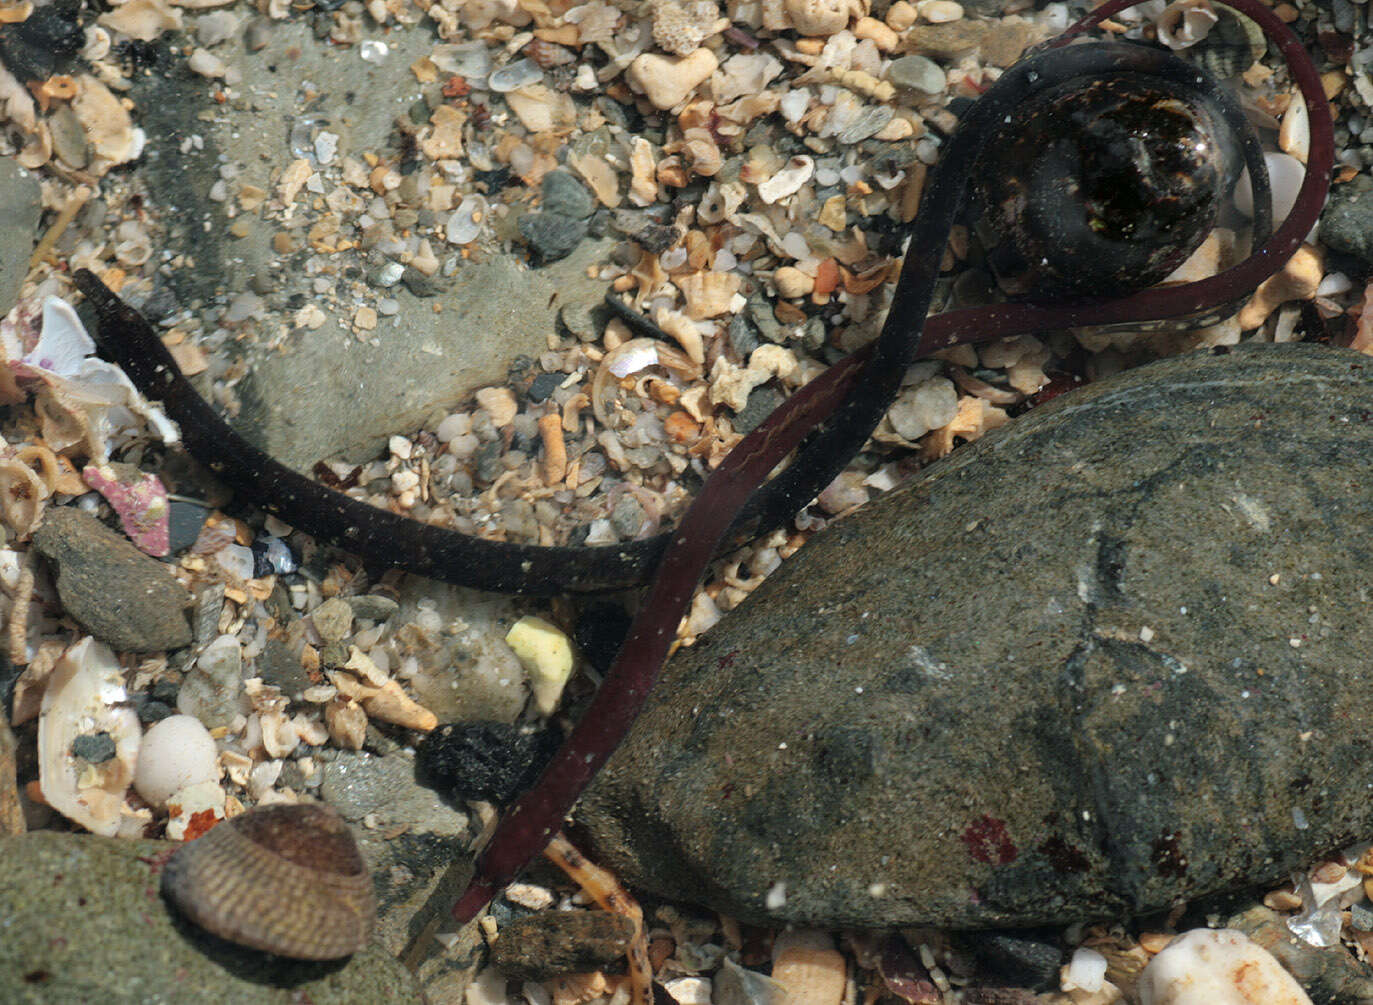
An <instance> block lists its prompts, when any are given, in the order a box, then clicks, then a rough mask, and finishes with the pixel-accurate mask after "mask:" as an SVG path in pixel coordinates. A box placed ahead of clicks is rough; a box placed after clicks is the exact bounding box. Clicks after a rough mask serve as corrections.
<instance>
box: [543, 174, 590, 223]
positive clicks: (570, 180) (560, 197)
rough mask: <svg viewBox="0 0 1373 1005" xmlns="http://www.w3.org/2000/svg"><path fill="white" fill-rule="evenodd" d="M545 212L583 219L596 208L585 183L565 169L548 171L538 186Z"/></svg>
mask: <svg viewBox="0 0 1373 1005" xmlns="http://www.w3.org/2000/svg"><path fill="white" fill-rule="evenodd" d="M539 191H540V193H541V195H542V196H543V210H544V212H545V213H558V214H560V215H562V216H566V217H571V218H572V219H573V220H585V219H586V218H587V217H589V216H590V215H591V214H592V212H593V211H594V210H595V208H596V200H595V199H593V198H592V197H591V193H590V192H589V191H587V188H586V186H585V185H583V184H582V183H581V182H579V181H578V180H577V179H576V178H575V177H573V176H572V175H571V174H569V173H568V172H566V171H550V172H548V174H546V175H544V176H543V183H542V184H541V185H540V186H539Z"/></svg>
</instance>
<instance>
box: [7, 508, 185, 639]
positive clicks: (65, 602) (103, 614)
mask: <svg viewBox="0 0 1373 1005" xmlns="http://www.w3.org/2000/svg"><path fill="white" fill-rule="evenodd" d="M33 544H34V547H35V548H36V549H37V550H38V552H39V553H40V554H42V555H44V556H45V557H47V558H48V559H49V561H51V562H52V563H53V565H55V566H56V568H57V577H56V578H57V593H58V596H59V597H61V599H62V606H63V607H64V608H65V609H66V611H67V613H68V614H70V615H71V616H72V617H73V618H75V619H76V620H77V621H78V622H80V624H81V625H82V627H84V628H85V629H86V630H87V631H89V632H90V633H91V634H92V635H94V636H95V637H96V638H98V639H100V640H101V641H102V642H105V643H107V644H108V645H109V646H110V647H111V648H113V649H116V650H123V651H128V652H153V651H157V650H163V649H179V648H181V647H182V646H185V645H189V644H190V641H191V626H190V623H189V622H188V621H187V619H186V615H185V608H186V607H187V606H188V605H189V604H190V600H191V596H190V594H189V593H187V592H186V588H185V587H184V586H182V585H181V584H180V583H179V582H177V580H176V578H175V577H174V576H173V575H172V574H171V573H170V572H169V571H168V570H167V567H166V566H165V565H163V564H162V563H161V562H159V561H157V560H156V559H154V558H150V557H148V556H147V555H145V554H143V552H141V551H139V550H138V549H137V548H135V547H134V546H133V545H132V544H131V543H130V542H129V539H128V538H126V537H124V536H123V535H122V534H116V533H115V532H114V531H112V530H110V529H109V528H108V527H106V526H105V525H104V524H103V523H101V522H100V521H99V520H97V519H96V518H95V517H93V516H91V515H90V514H89V513H86V512H85V511H84V510H80V509H76V508H75V507H72V506H58V507H53V508H51V509H49V510H48V511H47V513H46V515H45V516H44V517H43V523H42V526H40V527H39V529H38V531H37V533H35V534H34V536H33Z"/></svg>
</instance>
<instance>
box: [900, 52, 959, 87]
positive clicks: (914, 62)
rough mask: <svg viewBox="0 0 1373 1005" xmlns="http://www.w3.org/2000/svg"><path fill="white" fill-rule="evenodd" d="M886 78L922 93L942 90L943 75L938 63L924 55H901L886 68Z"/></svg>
mask: <svg viewBox="0 0 1373 1005" xmlns="http://www.w3.org/2000/svg"><path fill="white" fill-rule="evenodd" d="M887 79H888V80H890V81H891V82H892V83H893V84H895V85H896V86H897V87H904V88H907V89H909V90H912V91H920V92H921V93H922V94H939V93H940V92H941V91H943V90H944V82H945V79H946V78H945V75H944V71H943V70H942V69H941V68H940V66H939V64H938V63H936V62H935V61H934V60H932V59H927V58H926V57H924V56H914V55H912V56H902V57H901V58H900V59H897V60H894V61H893V62H892V64H891V66H890V67H888V68H887Z"/></svg>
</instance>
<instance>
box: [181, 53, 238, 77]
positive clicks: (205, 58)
mask: <svg viewBox="0 0 1373 1005" xmlns="http://www.w3.org/2000/svg"><path fill="white" fill-rule="evenodd" d="M186 65H187V66H189V67H190V68H191V72H192V73H198V74H200V75H201V76H202V77H222V76H224V74H225V71H227V70H228V69H229V67H228V65H227V64H226V63H225V62H224V60H222V59H220V58H219V57H218V56H216V55H215V54H214V53H212V52H210V51H209V50H208V49H196V50H195V51H193V52H192V53H191V58H190V59H188V60H186Z"/></svg>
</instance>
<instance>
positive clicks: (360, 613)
mask: <svg viewBox="0 0 1373 1005" xmlns="http://www.w3.org/2000/svg"><path fill="white" fill-rule="evenodd" d="M348 606H349V607H351V608H352V609H353V617H355V618H357V619H359V620H360V621H386V620H387V619H388V618H391V617H392V616H394V615H395V613H396V612H397V611H398V610H400V604H398V603H396V602H395V601H394V600H392V599H391V598H390V597H384V596H382V595H380V594H377V593H364V594H362V595H361V596H357V597H349V598H348Z"/></svg>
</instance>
